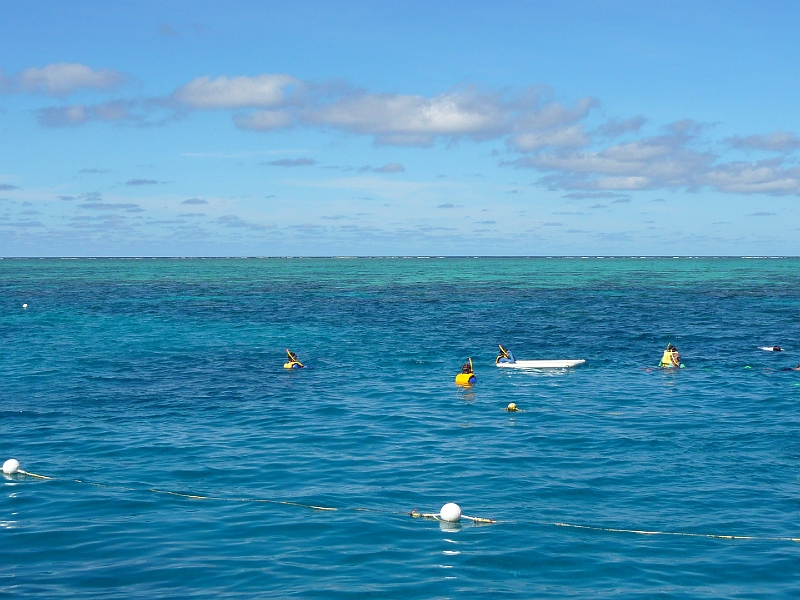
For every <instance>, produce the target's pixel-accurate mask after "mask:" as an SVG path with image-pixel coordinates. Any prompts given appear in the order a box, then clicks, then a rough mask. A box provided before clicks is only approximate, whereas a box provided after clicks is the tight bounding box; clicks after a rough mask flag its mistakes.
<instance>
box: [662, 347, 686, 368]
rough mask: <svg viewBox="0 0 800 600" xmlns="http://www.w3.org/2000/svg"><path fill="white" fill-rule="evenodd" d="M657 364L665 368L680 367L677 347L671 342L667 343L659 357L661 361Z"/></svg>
mask: <svg viewBox="0 0 800 600" xmlns="http://www.w3.org/2000/svg"><path fill="white" fill-rule="evenodd" d="M658 366H659V367H661V368H665V369H670V368H674V369H675V368H680V366H681V354H680V352H678V349H677V348H676V347H675V346H673V345H672V344H667V349H666V350H664V356H662V357H661V362H660V363H658Z"/></svg>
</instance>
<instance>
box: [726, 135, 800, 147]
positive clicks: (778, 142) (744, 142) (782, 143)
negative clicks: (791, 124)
mask: <svg viewBox="0 0 800 600" xmlns="http://www.w3.org/2000/svg"><path fill="white" fill-rule="evenodd" d="M725 141H726V142H727V143H728V144H729V145H730V146H731V147H733V148H740V149H744V150H767V151H770V152H792V151H793V150H797V149H798V148H800V139H798V137H797V135H796V134H794V133H792V132H791V131H773V132H772V133H768V134H764V135H748V136H745V137H740V136H738V135H734V136H732V137H729V138H727V139H726V140H725Z"/></svg>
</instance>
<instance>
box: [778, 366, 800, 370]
mask: <svg viewBox="0 0 800 600" xmlns="http://www.w3.org/2000/svg"><path fill="white" fill-rule="evenodd" d="M781 371H800V365H797V366H796V367H784V368H783V369H781Z"/></svg>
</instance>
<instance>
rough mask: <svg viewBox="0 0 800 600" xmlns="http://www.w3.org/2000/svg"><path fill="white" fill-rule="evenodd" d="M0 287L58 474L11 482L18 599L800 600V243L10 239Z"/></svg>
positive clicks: (38, 449)
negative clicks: (258, 253) (557, 252)
mask: <svg viewBox="0 0 800 600" xmlns="http://www.w3.org/2000/svg"><path fill="white" fill-rule="evenodd" d="M23 303H27V304H28V308H27V309H23V308H22V304H23ZM0 309H1V310H0V344H1V346H0V348H2V352H0V389H1V390H2V391H1V392H0V394H2V396H1V400H0V402H1V403H0V460H5V459H6V458H9V457H12V456H13V457H15V458H17V459H19V460H20V461H21V463H22V468H23V469H26V470H28V471H31V472H35V473H40V474H43V475H49V476H51V477H53V478H54V479H52V480H39V479H35V478H30V477H24V476H12V477H5V478H0V486H2V489H1V490H0V491H2V494H0V595H2V596H3V597H9V598H17V597H26V596H37V597H47V598H91V597H103V598H114V597H118V598H130V597H180V598H193V597H198V598H199V597H217V598H229V597H231V598H233V597H236V598H238V597H292V596H294V597H302V598H349V597H363V598H370V597H374V598H378V597H380V598H387V597H391V598H395V597H397V598H400V597H402V598H449V597H462V598H466V597H469V598H532V597H536V598H541V597H558V598H563V597H586V596H589V597H610V596H613V597H615V598H637V597H641V598H645V597H651V596H652V595H654V594H656V593H659V594H661V595H663V596H666V597H676V598H677V597H687V596H690V597H729V598H732V597H742V598H744V597H746V598H752V597H764V598H767V597H775V598H778V597H798V596H800V543H797V542H792V541H787V540H785V539H773V538H791V537H800V373H798V372H788V371H781V370H780V369H781V368H784V367H789V366H794V365H796V364H797V363H798V362H800V260H793V259H772V260H770V259H763V260H745V259H602V260H601V259H596V258H592V259H579V258H576V259H566V258H554V259H466V258H464V259H428V260H420V259H340V260H337V259H229V260H221V259H219V260H217V259H214V260H211V259H209V260H201V259H183V260H168V259H142V260H123V259H116V260H114V259H102V260H100V259H98V260H88V259H87V260H83V259H82V260H2V261H0ZM670 342H671V343H673V344H675V345H676V346H678V348H679V349H680V351H681V353H682V355H683V360H684V363H685V364H686V368H685V369H681V370H679V371H672V372H668V371H660V370H658V369H653V368H652V367H654V366H655V365H656V364H657V363H658V360H659V358H660V356H661V352H662V350H663V349H664V347H665V346H666V345H667V343H670ZM498 343H502V344H504V345H506V346H508V347H510V348H511V349H512V350H513V351H514V353H515V354H516V355H517V357H518V358H525V359H529V358H531V359H532V358H585V359H586V360H587V364H586V365H584V366H582V367H578V368H576V369H573V370H570V371H568V372H566V371H556V372H520V371H514V370H511V369H497V368H495V367H494V365H493V362H494V357H495V350H496V347H497V346H496V345H497V344H498ZM773 344H780V345H782V346H784V347H785V348H786V349H787V350H786V352H783V353H772V352H763V351H761V350H758V348H757V347H758V346H763V345H773ZM287 347H288V348H291V349H293V350H294V351H295V352H297V353H298V355H299V357H300V359H301V360H303V361H304V362H305V363H306V364H308V365H311V366H313V367H314V368H313V370H304V371H286V370H284V369H283V368H282V364H283V362H284V357H285V348H287ZM468 357H472V359H473V361H474V363H475V370H476V373H477V377H478V383H477V385H475V386H474V387H473V388H472V389H470V390H463V389H459V388H457V387H456V386H455V385H454V383H453V379H454V376H455V374H456V373H457V372H458V371H459V369H460V366H461V364H462V363H463V362H465V361H466V359H467V358H468ZM509 402H515V403H516V404H517V405H518V406H519V407H520V408H521V409H523V412H518V413H514V414H510V413H508V412H506V411H505V410H503V409H504V407H506V406H507V404H508V403H509ZM76 480H80V481H76ZM93 484H102V485H93ZM152 490H161V491H160V492H159V491H152ZM163 492H177V493H179V494H186V495H198V496H208V497H212V498H214V499H191V498H187V497H185V496H180V495H171V494H167V493H163ZM258 499H262V500H276V501H287V502H293V503H299V504H313V505H316V506H324V507H331V508H338V509H339V510H337V511H319V510H313V509H309V508H305V507H303V506H297V505H294V504H274V503H266V502H253V501H249V500H258ZM448 501H454V502H458V503H459V504H460V505H461V507H462V509H463V511H464V512H465V513H466V514H468V515H473V516H479V517H486V518H492V519H496V520H497V521H498V523H497V524H494V525H485V526H475V525H471V524H468V523H464V524H463V526H462V527H461V528H460V529H458V528H450V529H448V528H447V527H442V526H440V524H439V523H437V522H435V521H430V520H424V519H413V518H411V517H409V516H407V515H406V514H404V513H407V512H409V511H411V510H412V509H414V508H417V509H419V510H420V511H422V512H437V511H438V510H439V508H440V507H441V506H442V504H444V503H445V502H448ZM355 508H365V509H370V510H369V511H359V510H353V509H355ZM554 523H568V524H574V525H584V526H588V527H595V528H598V529H579V528H569V527H559V526H556V525H554ZM602 528H614V529H633V530H646V531H661V532H676V533H700V534H713V535H732V536H752V537H753V538H754V539H720V538H712V537H688V536H670V535H641V534H636V533H628V532H613V531H602V530H601V529H602Z"/></svg>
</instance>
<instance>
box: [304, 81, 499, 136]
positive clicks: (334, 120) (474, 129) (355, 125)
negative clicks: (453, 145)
mask: <svg viewBox="0 0 800 600" xmlns="http://www.w3.org/2000/svg"><path fill="white" fill-rule="evenodd" d="M303 117H304V120H305V121H307V122H309V123H312V124H317V125H323V126H328V127H334V128H336V129H342V130H345V131H351V132H354V133H361V134H366V135H373V136H375V138H376V141H378V142H379V143H384V144H396V145H429V144H431V143H433V141H434V139H435V137H436V136H449V137H453V136H461V135H467V136H473V137H496V136H497V135H498V134H499V133H500V132H502V131H504V130H505V129H507V128H508V125H507V123H506V120H507V114H506V112H505V111H504V110H502V106H498V103H497V102H492V101H489V98H488V97H486V96H480V95H477V94H473V93H470V92H450V93H447V94H441V95H439V96H435V97H433V98H425V97H423V96H410V95H399V94H359V95H357V96H353V97H346V98H343V99H341V100H338V101H336V102H334V103H332V104H329V105H327V106H321V107H317V108H315V109H312V110H310V111H307V112H306V113H304V115H303Z"/></svg>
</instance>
